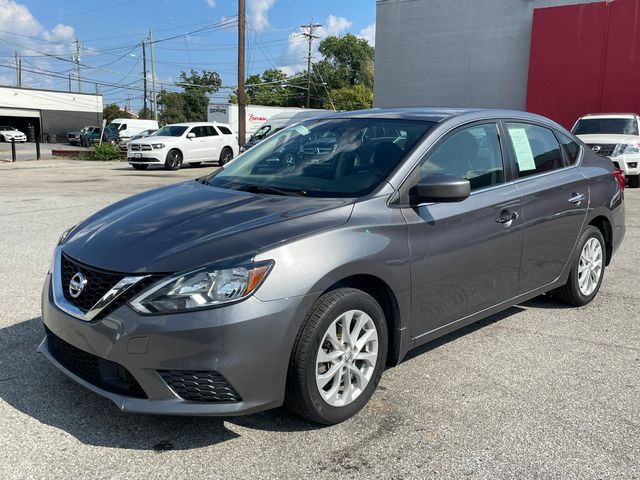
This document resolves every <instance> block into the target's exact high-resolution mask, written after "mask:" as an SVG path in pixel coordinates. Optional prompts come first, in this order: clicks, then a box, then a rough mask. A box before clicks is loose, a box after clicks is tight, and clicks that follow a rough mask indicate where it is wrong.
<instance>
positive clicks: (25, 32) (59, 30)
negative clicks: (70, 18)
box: [0, 0, 75, 86]
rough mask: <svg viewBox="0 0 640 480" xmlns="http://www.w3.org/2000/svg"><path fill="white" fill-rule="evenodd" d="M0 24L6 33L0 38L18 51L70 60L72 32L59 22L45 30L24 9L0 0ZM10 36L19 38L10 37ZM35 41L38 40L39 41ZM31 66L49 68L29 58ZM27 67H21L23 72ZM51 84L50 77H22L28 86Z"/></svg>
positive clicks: (67, 26) (27, 75) (14, 3)
mask: <svg viewBox="0 0 640 480" xmlns="http://www.w3.org/2000/svg"><path fill="white" fill-rule="evenodd" d="M0 25H2V30H3V31H4V32H7V33H9V34H7V33H3V34H0V36H2V38H4V39H5V40H6V41H7V43H8V44H9V45H11V46H12V47H14V48H15V49H16V50H18V52H24V53H25V54H29V53H34V52H44V53H47V54H50V55H56V56H66V57H69V58H70V55H71V52H72V43H71V42H72V41H73V40H74V38H75V30H74V28H73V27H71V26H69V25H64V24H61V23H60V24H58V25H56V26H55V27H53V28H52V29H50V30H48V29H46V28H45V27H44V26H43V25H42V24H41V23H40V22H39V21H38V20H37V19H36V18H35V17H34V16H33V15H32V14H31V12H30V11H29V8H28V7H26V6H25V5H22V4H20V3H17V2H16V1H14V0H0ZM11 33H16V34H19V35H22V36H15V35H11ZM28 37H35V38H28ZM38 39H42V41H39V40H38ZM32 63H33V64H34V65H35V66H36V67H37V68H41V69H50V68H51V65H50V62H49V60H47V59H44V58H36V59H33V60H32ZM29 68H31V67H29V65H28V64H27V65H25V69H29ZM54 81H55V79H53V78H52V77H46V76H42V75H35V74H31V73H28V72H25V73H24V74H23V82H24V83H25V84H27V85H30V86H43V85H45V86H46V85H49V84H51V83H52V82H54ZM12 82H13V81H11V82H10V83H12Z"/></svg>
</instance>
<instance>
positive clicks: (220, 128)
mask: <svg viewBox="0 0 640 480" xmlns="http://www.w3.org/2000/svg"><path fill="white" fill-rule="evenodd" d="M218 130H220V131H221V132H222V134H223V135H232V133H231V130H229V129H228V128H227V127H222V126H220V125H218Z"/></svg>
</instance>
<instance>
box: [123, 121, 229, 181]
mask: <svg viewBox="0 0 640 480" xmlns="http://www.w3.org/2000/svg"><path fill="white" fill-rule="evenodd" d="M238 151H239V148H238V139H237V137H236V135H235V133H234V132H233V130H231V127H230V126H229V125H226V124H224V123H207V122H198V123H175V124H172V125H165V126H164V127H162V128H161V129H160V130H158V131H157V132H156V133H154V134H153V135H150V136H148V137H145V138H141V139H140V140H135V141H133V142H131V143H129V147H128V148H127V160H128V161H129V164H130V165H132V166H133V168H135V169H136V170H144V169H145V168H147V167H148V166H149V165H163V166H164V168H166V169H168V170H177V169H179V168H180V167H181V166H182V165H183V164H185V163H190V164H191V165H199V164H200V163H202V162H218V163H219V164H220V165H224V164H225V163H227V162H228V161H229V160H231V159H232V158H233V157H235V156H236V155H238Z"/></svg>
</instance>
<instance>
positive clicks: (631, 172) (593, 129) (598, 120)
mask: <svg viewBox="0 0 640 480" xmlns="http://www.w3.org/2000/svg"><path fill="white" fill-rule="evenodd" d="M571 131H572V132H573V134H574V135H577V137H578V138H579V139H580V140H582V141H583V142H584V143H586V144H587V145H588V146H589V147H590V148H591V150H593V152H594V153H597V154H598V155H600V156H602V157H609V158H610V159H611V161H612V162H613V164H614V165H615V166H616V168H619V169H620V170H622V172H623V173H624V176H625V177H626V178H627V179H628V180H629V187H631V188H638V187H640V117H639V116H638V115H636V114H634V113H596V114H591V115H585V116H584V117H581V118H579V119H578V121H577V122H576V124H575V125H574V126H573V129H572V130H571Z"/></svg>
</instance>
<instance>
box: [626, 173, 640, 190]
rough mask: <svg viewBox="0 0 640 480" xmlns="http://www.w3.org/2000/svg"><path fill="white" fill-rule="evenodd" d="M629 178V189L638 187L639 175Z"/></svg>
mask: <svg viewBox="0 0 640 480" xmlns="http://www.w3.org/2000/svg"><path fill="white" fill-rule="evenodd" d="M628 178H629V188H638V187H640V175H631V176H629V177H628Z"/></svg>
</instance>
